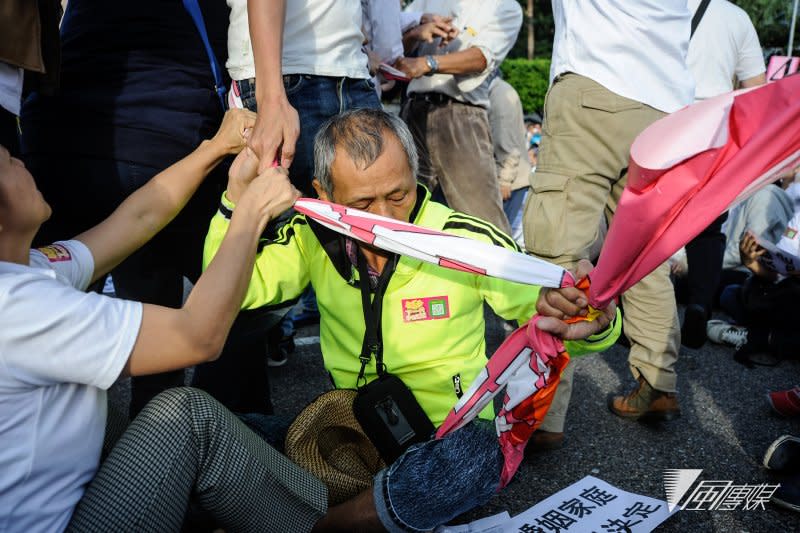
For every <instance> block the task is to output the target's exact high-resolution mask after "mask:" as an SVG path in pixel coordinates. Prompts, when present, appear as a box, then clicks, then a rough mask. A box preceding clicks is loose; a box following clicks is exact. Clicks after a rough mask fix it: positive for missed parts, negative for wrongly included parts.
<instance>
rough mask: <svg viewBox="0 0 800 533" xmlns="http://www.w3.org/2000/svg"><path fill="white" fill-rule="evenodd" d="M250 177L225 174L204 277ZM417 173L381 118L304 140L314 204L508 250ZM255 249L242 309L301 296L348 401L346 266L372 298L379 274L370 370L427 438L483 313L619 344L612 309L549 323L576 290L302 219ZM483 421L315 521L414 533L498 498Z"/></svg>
mask: <svg viewBox="0 0 800 533" xmlns="http://www.w3.org/2000/svg"><path fill="white" fill-rule="evenodd" d="M248 157H249V159H248ZM256 164H257V163H256V162H254V161H253V156H252V155H249V156H248V155H244V156H241V157H240V158H238V159H237V161H236V162H235V163H234V166H233V167H232V169H231V175H230V179H229V182H228V190H227V192H226V193H225V195H223V199H222V205H221V206H220V210H219V212H218V213H217V214H216V215H215V217H214V218H213V219H212V221H211V226H210V229H209V233H208V235H207V237H206V245H205V258H204V262H205V263H206V264H207V263H209V262H210V261H211V259H212V258H213V257H214V254H215V253H216V252H217V249H218V247H219V244H220V242H221V241H222V238H223V237H224V235H225V233H226V231H227V228H228V223H229V219H230V216H231V213H232V211H233V209H234V208H235V203H236V201H237V199H238V198H239V194H240V192H241V191H242V190H243V189H244V187H245V186H246V183H247V181H248V179H249V178H250V177H251V176H252V175H253V172H251V171H250V170H251V169H252V168H255V166H256ZM416 171H417V154H416V150H415V147H414V142H413V139H412V138H411V135H410V133H409V131H408V129H407V128H406V126H405V125H404V124H403V123H402V121H400V120H399V119H397V118H396V117H394V116H392V115H390V114H388V113H384V112H382V111H375V110H357V111H351V112H348V113H346V114H343V115H339V116H338V117H334V118H333V119H332V120H331V121H329V122H328V123H326V124H325V125H324V126H323V127H322V128H321V130H320V133H319V134H318V135H317V139H316V142H315V176H316V178H315V180H314V182H313V183H314V187H315V188H316V190H317V193H318V194H319V196H320V198H322V199H323V200H329V201H333V202H336V203H340V204H343V205H346V206H348V207H353V208H356V209H362V210H365V211H368V212H371V213H375V214H378V215H383V216H388V217H391V218H395V219H399V220H406V221H411V222H414V223H415V224H418V225H420V226H424V227H428V228H431V229H436V230H441V231H445V232H449V233H453V234H457V235H462V236H466V237H470V238H472V239H476V240H481V241H484V242H490V243H493V244H495V245H497V246H503V247H506V248H511V249H515V250H516V249H517V245H516V244H515V243H514V241H513V240H512V239H511V238H509V237H508V236H507V235H505V234H503V233H502V232H500V231H499V230H498V229H497V228H495V227H494V226H492V225H491V224H489V223H486V222H484V221H481V220H480V219H476V218H474V217H471V216H467V215H464V214H462V213H458V212H455V211H453V210H451V209H449V208H447V207H445V206H444V205H442V204H439V203H436V202H433V201H431V200H430V194H429V193H428V191H427V190H426V189H425V188H424V187H422V186H420V185H417V183H416V178H415V176H416ZM262 244H263V246H262V248H261V250H260V252H259V254H258V257H257V259H256V264H255V269H254V272H253V277H252V280H251V282H250V286H249V289H248V292H247V296H246V297H245V300H244V303H243V307H244V308H253V307H260V306H264V305H274V304H278V303H280V302H283V301H286V300H290V299H292V298H296V297H297V296H298V295H299V294H300V292H301V291H302V290H303V288H304V287H305V286H306V285H307V283H308V282H311V283H312V285H313V286H314V289H315V290H316V292H317V301H318V304H319V309H320V315H321V321H320V343H321V348H322V354H323V358H324V361H325V368H326V369H327V370H328V372H329V373H330V375H331V377H332V379H333V383H334V384H335V386H336V387H337V388H355V387H356V385H357V381H358V379H359V373H360V371H361V369H362V363H361V361H360V359H359V354H360V353H361V351H362V342H363V339H364V335H365V329H366V326H365V318H364V311H363V309H362V295H361V291H360V289H359V279H360V276H359V269H358V266H357V265H358V262H359V261H358V257H359V254H363V256H362V257H363V258H364V259H365V260H366V267H367V272H368V275H369V278H370V286H371V288H372V289H373V290H374V288H375V286H376V285H377V284H378V280H379V278H380V277H381V274H382V273H383V272H384V270H385V268H390V269H391V268H393V271H392V272H391V277H390V278H389V282H388V285H387V286H386V289H385V293H384V295H383V304H382V312H381V317H380V318H381V320H380V324H381V332H382V344H383V362H384V364H385V365H386V369H387V371H388V372H389V373H391V374H394V375H396V376H398V377H400V378H401V379H402V381H403V382H404V383H405V384H406V386H408V388H409V389H410V390H411V391H412V392H413V394H414V397H415V398H416V400H417V401H418V402H419V404H420V406H421V407H422V409H423V410H424V411H425V413H426V414H427V415H428V417H429V418H430V420H431V421H432V422H433V424H434V425H437V426H438V425H439V424H441V423H442V421H443V420H444V418H445V417H446V416H447V413H448V411H449V410H450V409H451V408H452V406H453V404H454V403H455V402H456V401H457V400H458V396H459V395H460V394H461V392H462V391H463V390H466V389H467V388H468V387H469V385H470V383H471V381H472V380H473V379H474V378H475V376H476V375H477V374H478V373H479V372H480V371H481V369H482V368H483V367H484V365H485V364H486V344H485V323H484V314H483V303H484V302H486V303H488V304H489V305H490V306H491V307H492V309H493V310H494V311H495V312H496V313H497V314H498V315H500V316H502V317H503V318H505V319H510V320H517V321H519V322H525V321H527V320H528V319H529V318H530V317H531V316H532V315H533V314H534V313H536V312H538V313H539V314H541V315H544V316H549V317H553V318H549V319H544V320H543V321H542V322H543V326H544V327H545V328H546V329H548V331H551V332H552V333H555V334H557V335H560V336H561V337H562V338H564V339H566V342H565V345H566V347H567V349H568V351H569V353H570V354H571V355H573V356H574V355H581V354H585V353H588V352H598V351H603V350H605V349H607V348H608V347H610V346H611V345H612V344H613V343H614V342H615V340H616V338H617V337H618V335H619V327H620V326H619V323H620V321H619V320H616V311H615V309H614V308H613V306H612V307H611V308H609V309H607V310H605V312H604V313H603V314H602V316H601V317H600V318H599V319H598V320H597V321H595V322H591V323H589V322H582V323H577V324H571V325H567V324H565V323H564V322H562V321H561V320H560V319H564V318H566V317H568V316H574V315H578V314H583V313H585V310H586V306H587V301H586V298H585V296H583V294H582V293H581V292H580V291H578V290H577V289H561V290H550V289H543V288H540V287H535V286H530V285H523V284H518V283H513V282H508V281H505V280H500V279H496V278H489V277H485V276H477V275H474V274H469V273H465V272H460V271H454V270H447V269H443V268H441V267H438V266H436V265H432V264H429V263H425V262H422V261H419V260H417V259H413V258H409V257H406V256H402V257H399V258H396V257H394V256H393V255H392V254H389V253H387V252H383V251H381V250H379V249H377V248H373V247H371V246H369V245H365V244H361V243H356V242H355V241H352V240H350V239H347V238H346V237H344V236H341V235H339V234H336V233H334V232H332V231H331V230H327V229H325V228H323V227H322V226H320V225H319V224H317V223H315V222H311V221H309V220H307V219H306V218H305V216H304V215H297V216H295V217H294V218H292V219H291V220H290V221H289V222H288V223H287V224H285V225H284V226H283V227H282V228H281V229H280V230H279V231H278V234H277V237H276V238H275V239H274V240H269V241H267V240H265V241H264V242H262ZM376 375H377V373H376V368H375V361H374V359H373V360H370V362H369V363H368V364H367V366H366V367H365V368H364V377H365V378H366V381H371V380H373V379H375V377H376ZM493 415H494V413H493V412H492V410H491V406H490V407H489V408H487V409H485V410H484V411H483V412H482V413H481V417H480V418H481V419H482V420H478V421H476V422H474V423H473V424H470V425H468V426H466V427H465V428H462V430H459V431H457V432H455V433H454V434H453V435H452V436H448V437H447V438H445V439H442V440H440V441H431V442H429V443H425V444H423V445H421V446H419V447H413V448H411V450H410V451H408V452H406V454H405V455H404V456H403V457H401V458H400V459H398V460H397V461H396V462H395V463H394V464H393V465H392V466H390V467H389V468H388V469H385V470H383V471H381V472H380V473H378V475H377V476H376V479H375V486H374V490H373V491H367V492H365V493H364V494H362V495H359V496H357V497H356V498H355V499H354V500H351V501H350V502H346V503H344V504H342V505H341V506H339V507H334V508H332V509H331V511H330V513H329V516H328V517H327V518H326V519H329V520H331V522H338V525H340V526H341V525H342V522H341V521H340V520H349V521H351V522H350V524H348V525H349V526H351V527H363V526H364V525H365V524H366V525H368V524H372V525H373V526H374V527H375V528H378V529H380V527H381V526H382V527H384V528H386V529H388V530H390V531H395V530H397V531H400V530H411V531H417V530H419V531H424V530H428V529H432V528H434V527H436V526H437V525H439V524H441V523H444V522H446V521H447V520H449V519H450V518H452V517H454V516H457V515H458V514H460V513H462V512H464V511H466V510H468V509H470V508H472V507H474V506H476V505H480V504H482V503H484V502H485V501H487V500H488V498H490V497H491V496H492V494H494V492H495V491H496V489H497V481H498V479H499V472H500V465H501V464H502V454H501V453H500V452H499V447H498V446H497V445H496V438H495V432H494V427H493V426H492V425H491V424H490V423H488V422H487V419H489V420H490V419H491V418H493ZM451 437H454V438H451ZM442 457H445V458H446V460H445V461H444V463H445V464H446V466H445V467H443V466H442V465H441V461H442ZM466 463H469V464H468V465H467V464H466ZM433 471H436V472H437V474H436V475H433V474H431V472H433ZM456 477H457V478H458V481H455V480H454V478H456ZM432 478H437V479H439V480H441V479H447V483H446V484H444V485H443V484H441V483H439V484H437V483H436V481H435V480H434V479H432ZM481 485H485V486H483V487H481ZM353 521H358V522H357V523H355V522H353ZM321 525H323V526H324V525H325V524H323V523H321Z"/></svg>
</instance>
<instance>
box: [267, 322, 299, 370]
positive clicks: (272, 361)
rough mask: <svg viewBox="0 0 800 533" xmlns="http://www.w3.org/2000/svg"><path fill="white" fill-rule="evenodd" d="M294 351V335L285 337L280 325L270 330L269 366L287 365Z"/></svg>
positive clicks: (268, 344) (268, 338) (268, 342)
mask: <svg viewBox="0 0 800 533" xmlns="http://www.w3.org/2000/svg"><path fill="white" fill-rule="evenodd" d="M294 350H295V346H294V335H289V336H288V337H284V336H283V330H282V329H281V325H280V324H277V325H275V326H274V327H273V328H272V329H270V330H269V332H268V333H267V366H271V367H276V366H283V365H285V364H286V363H287V362H288V361H289V355H291V354H293V353H294Z"/></svg>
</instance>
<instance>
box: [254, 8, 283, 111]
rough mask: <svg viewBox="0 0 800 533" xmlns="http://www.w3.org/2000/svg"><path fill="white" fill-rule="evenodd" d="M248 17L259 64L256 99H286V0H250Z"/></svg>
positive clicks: (259, 100)
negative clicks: (284, 81)
mask: <svg viewBox="0 0 800 533" xmlns="http://www.w3.org/2000/svg"><path fill="white" fill-rule="evenodd" d="M247 16H248V19H249V24H250V38H251V42H252V45H253V58H254V60H255V67H256V79H257V80H258V82H257V84H256V101H257V102H258V104H259V105H261V103H262V102H269V101H274V100H276V99H280V98H285V92H284V89H283V75H282V72H281V68H282V67H281V55H282V50H283V23H284V18H285V16H286V0H248V2H247Z"/></svg>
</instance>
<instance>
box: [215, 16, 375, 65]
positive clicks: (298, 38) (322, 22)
mask: <svg viewBox="0 0 800 533" xmlns="http://www.w3.org/2000/svg"><path fill="white" fill-rule="evenodd" d="M227 1H228V6H230V8H231V14H230V25H229V26H228V61H227V62H226V63H225V66H226V67H227V69H228V72H229V73H230V76H231V78H232V79H234V80H237V81H239V80H245V79H249V78H254V77H255V75H256V68H255V62H254V59H253V48H252V45H251V43H250V28H249V26H248V19H247V0H227ZM284 21H285V22H284V26H283V57H282V61H281V62H282V70H283V72H282V73H283V74H313V75H315V76H335V77H346V78H356V79H368V78H369V70H368V69H367V56H366V54H365V53H364V52H363V51H362V50H361V43H362V42H363V40H364V36H363V34H362V33H361V0H287V1H286V17H285V19H284Z"/></svg>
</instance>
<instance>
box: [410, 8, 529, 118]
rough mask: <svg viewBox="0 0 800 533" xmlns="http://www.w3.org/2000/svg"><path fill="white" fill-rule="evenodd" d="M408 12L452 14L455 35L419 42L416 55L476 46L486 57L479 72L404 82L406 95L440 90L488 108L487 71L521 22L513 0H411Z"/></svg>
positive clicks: (511, 43) (505, 49) (508, 47)
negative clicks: (445, 41)
mask: <svg viewBox="0 0 800 533" xmlns="http://www.w3.org/2000/svg"><path fill="white" fill-rule="evenodd" d="M407 9H408V11H409V12H414V13H433V14H436V15H444V16H452V17H453V24H455V25H456V27H457V28H458V32H459V33H458V36H457V37H456V38H455V39H453V40H452V41H450V42H449V43H448V44H447V46H444V47H442V46H439V45H440V43H441V39H435V40H434V41H433V42H432V43H421V44H420V45H419V48H418V49H417V51H418V54H419V55H420V56H426V55H444V54H450V53H453V52H460V51H462V50H467V49H469V48H477V49H479V50H480V51H481V52H482V53H483V55H484V57H485V58H486V68H485V69H483V71H482V72H477V73H473V74H464V75H454V74H434V75H433V76H422V77H421V78H416V79H414V80H412V81H411V83H409V84H408V94H412V93H427V92H434V93H443V94H446V95H447V96H450V97H451V98H454V99H456V100H459V101H461V102H466V103H470V104H474V105H478V106H481V107H484V108H486V107H489V84H488V83H486V81H487V79H488V77H489V74H491V73H492V72H493V71H494V69H495V68H496V67H497V66H498V65H499V64H500V63H502V62H503V59H505V57H506V55H508V52H509V51H510V50H511V47H513V46H514V42H515V41H516V40H517V34H518V33H519V29H520V26H521V25H522V8H520V6H519V3H518V2H517V1H516V0H414V2H412V3H411V5H409V6H408V8H407Z"/></svg>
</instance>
